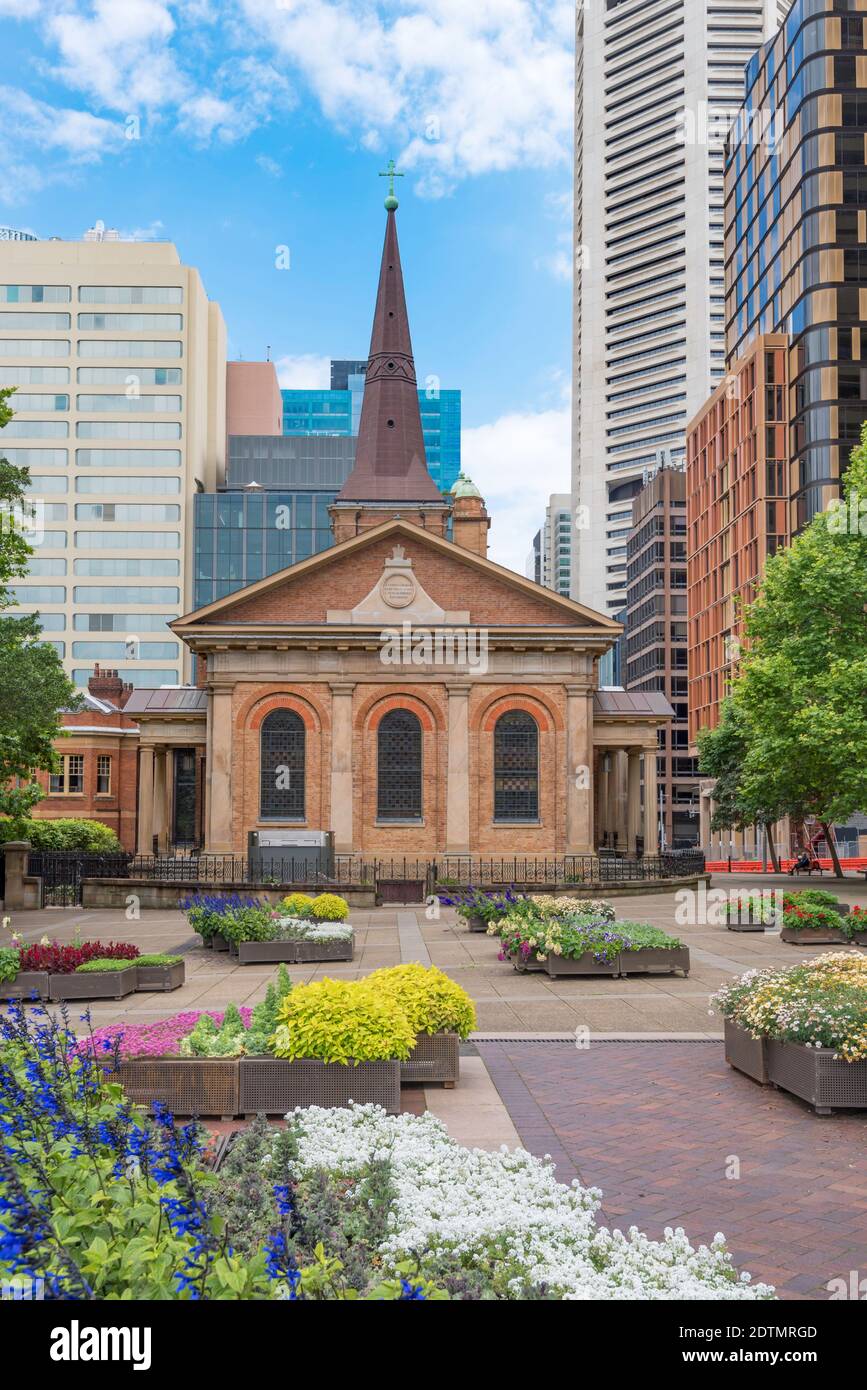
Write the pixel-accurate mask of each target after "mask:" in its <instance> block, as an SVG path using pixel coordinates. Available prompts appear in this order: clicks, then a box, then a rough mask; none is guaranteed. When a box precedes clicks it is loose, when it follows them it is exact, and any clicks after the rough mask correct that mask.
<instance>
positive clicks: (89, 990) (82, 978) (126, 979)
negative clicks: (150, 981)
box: [48, 961, 138, 1001]
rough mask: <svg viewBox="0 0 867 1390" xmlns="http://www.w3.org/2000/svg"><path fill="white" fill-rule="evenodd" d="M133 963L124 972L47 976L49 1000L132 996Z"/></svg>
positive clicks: (134, 970) (135, 970) (107, 971)
mask: <svg viewBox="0 0 867 1390" xmlns="http://www.w3.org/2000/svg"><path fill="white" fill-rule="evenodd" d="M137 974H138V971H137V969H136V964H135V961H130V963H129V965H128V967H127V968H126V969H125V970H106V972H105V974H104V975H103V974H100V973H99V972H98V971H93V972H89V973H85V974H84V975H76V974H74V973H73V974H72V975H49V977H48V986H49V998H50V999H53V1000H55V1001H57V1000H60V999H123V998H125V997H126V995H127V994H132V993H133V991H134V989H135V987H136V976H137Z"/></svg>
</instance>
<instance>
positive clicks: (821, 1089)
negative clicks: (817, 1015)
mask: <svg viewBox="0 0 867 1390" xmlns="http://www.w3.org/2000/svg"><path fill="white" fill-rule="evenodd" d="M767 1054H768V1077H769V1079H770V1081H771V1083H772V1084H773V1085H774V1086H779V1088H780V1090H782V1091H789V1092H790V1093H791V1094H792V1095H793V1096H800V1098H801V1100H805V1101H807V1102H808V1104H810V1105H812V1106H813V1108H814V1109H815V1111H816V1113H817V1115H830V1113H831V1111H832V1110H867V1062H846V1061H844V1060H843V1059H842V1058H841V1057H835V1055H834V1051H833V1049H832V1048H830V1047H806V1046H805V1045H804V1044H803V1043H792V1042H773V1041H771V1040H770V1039H769V1040H768V1043H767Z"/></svg>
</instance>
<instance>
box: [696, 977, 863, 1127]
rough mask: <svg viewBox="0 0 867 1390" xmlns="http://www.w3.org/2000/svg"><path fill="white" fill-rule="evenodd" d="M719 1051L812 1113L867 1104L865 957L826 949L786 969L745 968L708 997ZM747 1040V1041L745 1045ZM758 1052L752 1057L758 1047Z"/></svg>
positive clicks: (730, 1060) (741, 1068)
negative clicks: (719, 1032)
mask: <svg viewBox="0 0 867 1390" xmlns="http://www.w3.org/2000/svg"><path fill="white" fill-rule="evenodd" d="M713 1002H714V1003H715V1004H716V1005H717V1006H718V1007H719V1009H720V1012H721V1013H722V1015H723V1017H724V1019H725V1020H726V1056H727V1059H728V1060H729V1062H730V1063H731V1065H732V1066H735V1067H738V1068H739V1070H741V1071H745V1072H746V1073H747V1075H750V1076H754V1077H755V1078H756V1079H757V1080H763V1081H764V1080H769V1081H771V1082H772V1083H773V1084H774V1085H777V1086H779V1087H781V1088H782V1089H784V1090H788V1091H791V1092H792V1093H793V1094H794V1095H798V1096H801V1097H802V1098H803V1099H804V1100H807V1101H809V1102H810V1103H811V1104H812V1105H814V1106H815V1107H816V1108H817V1110H820V1111H821V1112H823V1113H824V1112H825V1111H827V1110H828V1109H831V1108H837V1107H838V1106H839V1107H846V1108H859V1109H860V1108H867V959H865V958H864V957H863V956H860V955H858V954H857V953H855V952H851V953H849V952H846V953H844V952H832V953H829V954H827V955H824V956H818V957H817V958H816V959H815V960H812V961H809V962H807V963H806V964H804V965H797V966H793V967H790V968H789V969H787V970H751V971H748V972H747V973H746V974H745V975H742V976H741V977H740V978H739V979H737V980H735V981H734V982H733V983H732V984H730V985H726V986H725V987H724V988H723V989H721V990H720V991H719V992H718V993H717V994H716V995H715V996H714V1001H713ZM746 1039H750V1040H751V1042H752V1043H753V1044H756V1046H753V1047H752V1048H750V1047H749V1045H748V1043H747V1041H746ZM759 1047H761V1049H762V1055H761V1058H759V1053H758V1048H759Z"/></svg>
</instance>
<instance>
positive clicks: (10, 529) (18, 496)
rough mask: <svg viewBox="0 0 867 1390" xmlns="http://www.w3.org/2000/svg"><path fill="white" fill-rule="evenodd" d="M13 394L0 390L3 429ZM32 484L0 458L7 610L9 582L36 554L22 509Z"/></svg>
mask: <svg viewBox="0 0 867 1390" xmlns="http://www.w3.org/2000/svg"><path fill="white" fill-rule="evenodd" d="M13 394H14V389H10V388H8V387H7V388H6V389H4V390H0V430H2V429H5V427H6V426H7V425H8V424H9V421H10V420H11V419H12V413H13V412H12V410H11V408H10V405H9V401H10V398H11V397H12V396H13ZM29 482H30V473H29V470H28V469H26V468H16V467H15V466H14V465H13V464H11V463H10V462H9V461H8V459H5V458H3V457H0V608H8V606H9V604H10V601H11V595H10V593H9V590H8V587H7V586H8V584H9V581H10V580H13V579H23V578H24V576H25V575H26V574H27V566H28V563H29V560H30V557H31V555H32V554H33V548H32V546H31V545H30V544H29V543H28V540H27V533H26V531H24V530H23V529H22V527H21V524H20V522H21V513H20V509H21V506H22V503H23V502H24V498H25V496H26V493H27V487H28V484H29ZM16 513H17V515H16Z"/></svg>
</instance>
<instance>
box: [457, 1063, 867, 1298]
mask: <svg viewBox="0 0 867 1390" xmlns="http://www.w3.org/2000/svg"><path fill="white" fill-rule="evenodd" d="M476 1046H477V1049H478V1051H479V1054H480V1056H481V1057H482V1059H483V1060H484V1062H485V1065H486V1067H487V1068H488V1071H489V1073H490V1075H491V1077H492V1079H493V1081H494V1084H495V1085H496V1087H497V1090H498V1091H499V1093H500V1096H501V1097H502V1099H503V1102H504V1104H505V1105H506V1107H507V1109H508V1111H509V1114H510V1116H511V1118H512V1120H513V1122H514V1124H515V1128H516V1129H517V1131H518V1134H519V1135H520V1138H521V1142H522V1144H523V1145H524V1146H525V1147H526V1148H528V1149H529V1150H530V1151H531V1152H532V1153H535V1154H536V1155H537V1156H538V1157H542V1156H543V1155H544V1154H546V1153H549V1154H550V1155H551V1156H552V1157H553V1158H554V1160H555V1162H556V1164H557V1176H558V1178H559V1179H560V1180H561V1181H562V1182H570V1181H571V1180H572V1179H573V1178H575V1177H578V1178H579V1179H580V1180H581V1182H582V1183H584V1184H586V1185H588V1186H596V1187H600V1188H601V1189H602V1192H603V1209H602V1213H601V1219H602V1220H603V1221H604V1222H605V1224H607V1225H609V1226H617V1227H620V1228H621V1229H624V1230H625V1229H627V1228H628V1227H629V1226H631V1225H633V1224H634V1225H636V1226H638V1227H639V1228H640V1229H641V1230H643V1231H645V1232H646V1233H647V1234H648V1235H649V1236H651V1237H656V1238H658V1237H660V1236H661V1235H662V1232H663V1228H664V1227H665V1226H667V1225H672V1226H678V1225H682V1226H683V1227H684V1229H685V1230H686V1233H687V1235H688V1236H689V1238H690V1240H691V1241H692V1243H693V1244H694V1245H695V1244H698V1243H701V1242H705V1243H706V1242H708V1241H710V1240H712V1239H713V1237H714V1235H715V1234H716V1232H717V1231H723V1232H724V1234H725V1235H726V1237H727V1239H728V1243H729V1246H730V1248H731V1250H732V1253H733V1256H734V1260H735V1264H736V1265H737V1266H738V1267H739V1268H740V1269H742V1270H749V1272H750V1273H751V1274H752V1275H753V1277H754V1278H756V1279H762V1280H764V1281H766V1282H768V1283H772V1284H775V1285H776V1286H777V1289H778V1293H779V1294H780V1296H781V1297H784V1298H810V1299H826V1298H828V1290H827V1287H826V1285H827V1283H828V1281H829V1280H831V1279H837V1278H846V1279H848V1277H849V1271H850V1270H852V1269H857V1270H860V1271H862V1276H863V1273H867V1169H865V1165H864V1153H865V1142H867V1115H865V1114H862V1113H838V1114H835V1115H832V1116H828V1117H818V1116H816V1115H814V1114H813V1112H812V1111H811V1110H810V1109H809V1108H808V1107H807V1106H805V1105H803V1104H802V1103H801V1102H800V1101H798V1100H796V1099H795V1098H794V1097H792V1096H789V1095H786V1094H784V1093H783V1092H781V1091H774V1090H772V1089H770V1088H763V1087H760V1086H758V1085H757V1084H756V1083H755V1082H753V1081H751V1080H750V1079H749V1078H748V1077H745V1076H742V1075H741V1074H740V1073H738V1072H735V1071H733V1070H732V1068H730V1067H728V1066H727V1065H726V1062H725V1060H724V1056H723V1049H722V1046H721V1045H720V1043H719V1042H691V1043H688V1042H650V1041H640V1042H599V1041H591V1045H590V1047H589V1048H587V1049H586V1050H583V1051H582V1050H579V1049H577V1048H575V1047H574V1046H571V1045H568V1044H563V1043H555V1042H547V1043H538V1044H537V1043H527V1042H521V1041H520V1040H517V1039H516V1040H515V1041H513V1042H502V1043H485V1042H478V1043H477V1044H476ZM733 1158H734V1159H737V1160H738V1162H739V1165H740V1176H739V1177H738V1178H737V1179H733V1178H727V1177H726V1168H727V1165H731V1162H732V1159H733Z"/></svg>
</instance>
